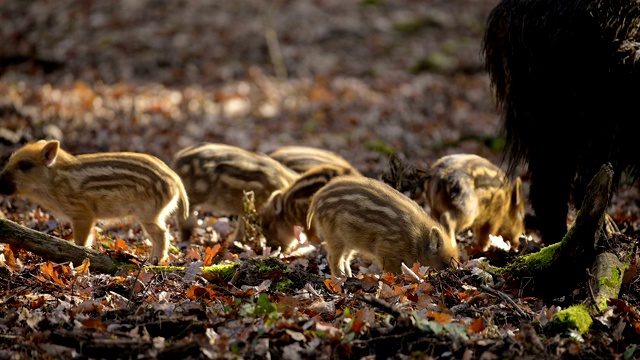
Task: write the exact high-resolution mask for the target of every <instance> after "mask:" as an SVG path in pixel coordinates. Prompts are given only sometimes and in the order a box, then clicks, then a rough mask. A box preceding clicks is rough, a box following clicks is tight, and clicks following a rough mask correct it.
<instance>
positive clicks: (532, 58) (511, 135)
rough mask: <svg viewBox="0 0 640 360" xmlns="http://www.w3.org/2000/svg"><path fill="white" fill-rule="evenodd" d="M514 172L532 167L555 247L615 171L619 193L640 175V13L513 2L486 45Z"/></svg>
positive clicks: (622, 5)
mask: <svg viewBox="0 0 640 360" xmlns="http://www.w3.org/2000/svg"><path fill="white" fill-rule="evenodd" d="M483 52H484V57H485V59H484V60H485V66H486V69H487V70H488V72H489V75H490V78H491V84H492V87H493V90H494V91H495V94H496V98H497V104H498V108H499V110H500V111H501V113H502V131H503V132H504V133H505V136H506V144H507V147H506V149H505V157H506V159H507V160H508V163H509V171H510V173H511V174H513V173H514V171H515V168H516V167H517V165H518V164H520V163H524V162H527V163H528V171H529V174H530V177H531V189H530V200H531V204H532V207H533V209H534V210H535V212H536V217H537V219H538V224H539V225H538V228H539V230H540V232H541V234H542V236H543V239H544V241H545V243H547V244H550V243H555V242H557V241H560V240H561V239H562V237H563V236H564V234H565V233H566V230H567V228H566V215H567V211H568V200H569V199H570V195H571V196H572V198H573V203H574V205H575V206H576V207H579V206H580V204H581V203H582V199H583V198H584V195H585V194H584V192H585V187H586V185H587V184H588V182H589V181H590V180H591V178H592V177H593V176H594V175H595V174H596V173H597V172H598V169H600V166H601V165H602V164H604V163H605V162H610V163H611V164H612V165H613V168H614V172H615V174H614V184H618V183H619V181H620V177H621V173H622V172H623V171H624V170H629V171H630V172H629V173H630V174H632V176H633V177H632V178H634V179H635V178H637V175H636V174H635V172H634V171H633V170H634V168H637V167H638V165H640V154H639V153H638V147H637V143H638V141H637V139H638V136H639V135H640V134H639V133H638V132H637V131H635V130H634V129H635V128H636V125H637V123H638V118H639V117H640V112H639V111H638V107H637V105H638V103H639V102H640V64H639V62H638V61H639V58H640V3H638V2H636V1H632V0H563V1H558V0H503V1H501V2H500V3H499V4H498V5H497V6H496V7H495V8H494V9H493V10H492V12H491V13H490V15H489V18H488V20H487V27H486V30H485V35H484V41H483Z"/></svg>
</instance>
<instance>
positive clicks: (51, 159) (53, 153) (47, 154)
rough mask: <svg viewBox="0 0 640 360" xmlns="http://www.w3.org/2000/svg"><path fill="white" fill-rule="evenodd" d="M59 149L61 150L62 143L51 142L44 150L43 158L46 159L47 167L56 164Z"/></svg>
mask: <svg viewBox="0 0 640 360" xmlns="http://www.w3.org/2000/svg"><path fill="white" fill-rule="evenodd" d="M58 149H60V142H59V141H58V140H51V141H49V142H47V144H46V145H45V146H44V147H43V148H42V157H44V164H45V165H46V166H47V167H51V166H53V164H54V163H55V162H56V159H57V158H58Z"/></svg>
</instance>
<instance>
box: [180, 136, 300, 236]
mask: <svg viewBox="0 0 640 360" xmlns="http://www.w3.org/2000/svg"><path fill="white" fill-rule="evenodd" d="M172 167H173V168H174V169H175V171H176V172H177V173H178V174H179V175H180V177H181V178H182V181H183V183H184V186H185V188H186V189H187V194H188V195H189V201H190V204H191V209H192V210H195V209H197V208H206V209H210V210H214V211H218V212H220V213H223V214H225V215H240V216H241V217H242V216H243V215H244V213H245V209H244V204H243V196H244V192H245V191H247V192H248V191H253V194H254V200H255V207H256V210H259V209H260V208H261V207H262V206H263V204H264V203H265V202H266V201H267V199H268V198H269V196H270V195H271V193H273V192H274V191H276V190H278V189H282V188H284V187H285V186H287V185H289V184H290V183H292V182H293V181H294V180H295V179H296V178H297V177H298V176H299V174H298V173H296V172H295V171H293V170H291V169H289V168H287V167H285V166H284V165H282V164H280V163H279V162H277V161H276V160H274V159H272V158H270V157H269V156H267V155H262V154H258V153H254V152H251V151H248V150H245V149H242V148H240V147H237V146H233V145H226V144H217V143H203V144H199V145H194V146H189V147H186V148H184V149H182V150H180V151H179V152H178V153H176V154H175V156H174V159H173V163H172ZM195 225H196V216H195V214H194V213H193V211H192V212H191V213H190V214H189V217H188V218H187V219H186V220H182V219H179V221H178V228H179V229H180V234H181V237H182V241H188V240H189V238H190V237H191V232H192V230H193V228H194V226H195ZM243 236H244V221H243V219H242V218H241V219H240V220H239V221H238V228H237V230H236V239H238V240H242V237H243Z"/></svg>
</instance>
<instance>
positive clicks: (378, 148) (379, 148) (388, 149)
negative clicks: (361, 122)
mask: <svg viewBox="0 0 640 360" xmlns="http://www.w3.org/2000/svg"><path fill="white" fill-rule="evenodd" d="M365 146H366V147H367V149H369V150H373V151H375V152H377V153H380V154H383V155H386V156H391V155H392V154H395V153H396V151H395V150H394V148H393V147H392V146H391V145H389V144H387V143H385V142H384V141H383V140H380V139H376V140H371V141H369V142H367V143H366V144H365Z"/></svg>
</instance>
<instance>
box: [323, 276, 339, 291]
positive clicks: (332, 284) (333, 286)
mask: <svg viewBox="0 0 640 360" xmlns="http://www.w3.org/2000/svg"><path fill="white" fill-rule="evenodd" d="M324 285H325V286H326V287H327V289H329V291H331V292H332V293H334V294H342V287H341V286H340V284H338V283H337V282H336V281H335V279H333V278H331V279H325V280H324Z"/></svg>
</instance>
